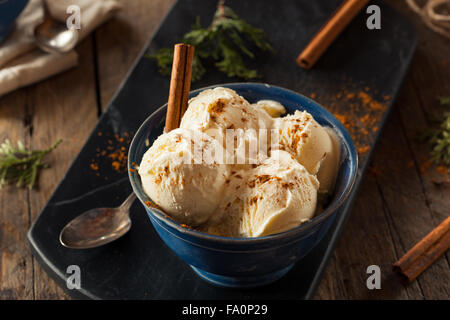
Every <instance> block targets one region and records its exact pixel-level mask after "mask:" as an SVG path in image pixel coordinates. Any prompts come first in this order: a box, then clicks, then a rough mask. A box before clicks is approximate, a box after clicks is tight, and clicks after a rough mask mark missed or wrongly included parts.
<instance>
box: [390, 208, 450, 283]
mask: <svg viewBox="0 0 450 320" xmlns="http://www.w3.org/2000/svg"><path fill="white" fill-rule="evenodd" d="M449 247H450V217H447V219H445V220H444V221H443V222H442V223H441V224H440V225H439V226H437V227H436V228H435V229H433V230H432V231H431V232H430V233H429V234H428V235H427V236H425V238H423V239H422V240H421V241H419V242H418V243H417V244H416V245H415V246H414V247H413V248H412V249H411V250H409V251H408V252H407V253H406V254H405V255H404V256H403V257H402V258H400V260H398V261H397V262H396V263H394V267H393V271H394V272H395V273H397V274H398V275H399V277H400V280H401V281H402V282H403V283H404V284H408V283H410V282H412V281H413V280H414V279H415V278H417V276H419V275H420V274H421V273H422V272H423V271H424V270H425V269H426V268H428V267H429V266H430V265H431V264H432V263H433V262H434V261H436V260H437V259H438V258H439V257H440V256H441V255H442V254H444V253H445V252H446V251H447V250H448V249H449Z"/></svg>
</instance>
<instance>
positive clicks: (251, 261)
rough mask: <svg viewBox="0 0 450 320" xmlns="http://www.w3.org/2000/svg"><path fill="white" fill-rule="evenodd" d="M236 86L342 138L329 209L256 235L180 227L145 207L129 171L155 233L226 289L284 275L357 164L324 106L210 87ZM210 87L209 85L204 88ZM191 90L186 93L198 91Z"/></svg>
mask: <svg viewBox="0 0 450 320" xmlns="http://www.w3.org/2000/svg"><path fill="white" fill-rule="evenodd" d="M218 86H222V87H227V88H230V89H233V90H235V91H236V92H237V93H238V94H240V95H242V96H243V97H244V98H246V99H247V100H248V101H250V102H256V101H258V100H262V99H272V100H276V101H279V102H280V103H282V104H283V105H284V106H285V107H286V109H287V110H288V113H292V112H294V111H295V110H306V111H308V112H309V113H310V114H312V116H313V117H314V118H315V119H316V120H317V121H318V122H319V123H320V124H321V125H324V126H328V127H331V128H333V129H334V130H335V131H336V132H337V134H338V136H339V138H340V140H341V149H342V152H341V155H342V156H341V160H342V164H341V165H340V169H339V174H338V178H337V182H336V187H335V192H334V196H333V197H332V200H331V202H330V204H329V206H328V208H327V209H326V210H325V211H324V212H322V213H321V214H319V215H318V216H316V217H314V218H313V219H312V220H311V221H310V222H307V223H305V224H302V225H300V226H298V227H296V228H294V229H291V230H288V231H285V232H282V233H277V234H273V235H268V236H264V237H258V238H228V237H221V236H215V235H210V234H206V233H202V232H199V231H195V230H191V229H187V228H184V227H182V226H181V225H180V224H179V223H177V222H176V221H174V220H172V219H170V218H168V217H167V215H165V214H164V213H163V212H161V211H160V210H158V209H155V208H152V207H148V206H146V205H145V202H147V201H151V199H150V198H149V197H148V196H147V195H146V194H145V192H144V190H143V188H142V184H141V179H140V177H139V174H138V173H137V171H136V170H129V172H130V173H129V177H130V181H131V185H132V187H133V190H134V192H135V193H136V195H137V196H138V198H139V200H140V201H141V202H142V204H143V205H144V207H145V209H146V211H147V214H148V216H149V218H150V221H151V222H152V224H153V226H154V228H155V229H156V231H157V233H158V234H159V236H160V237H161V239H162V240H163V241H164V242H165V243H166V245H167V246H168V247H169V248H170V249H172V250H173V251H174V252H175V253H176V254H177V255H178V256H179V257H180V258H181V259H182V260H183V261H185V262H186V263H188V264H189V265H190V266H191V267H192V268H193V269H194V271H195V272H196V273H197V274H198V275H199V276H200V277H201V278H203V279H205V280H207V281H209V282H210V283H213V284H216V285H220V286H226V287H255V286H260V285H264V284H268V283H271V282H273V281H275V280H277V279H279V278H281V277H282V276H283V275H284V274H286V273H287V272H288V271H289V270H290V269H291V268H292V267H293V266H294V264H295V262H296V261H298V260H299V259H301V258H302V257H303V256H305V255H306V254H307V253H308V252H309V251H310V250H311V249H312V248H313V247H314V246H315V245H316V244H317V243H318V242H319V241H320V240H321V239H322V238H323V236H324V235H325V233H326V232H327V230H328V228H329V227H330V226H331V224H332V223H333V221H334V219H335V217H336V215H337V214H338V213H339V211H340V210H342V207H343V206H342V205H343V203H344V201H345V200H346V199H347V197H348V195H349V193H350V192H351V190H352V187H353V184H354V181H355V178H356V172H357V168H358V158H357V153H356V150H355V147H354V145H353V142H352V140H351V138H350V136H349V134H348V132H347V131H346V130H345V128H344V127H343V126H342V125H341V123H340V122H339V121H338V120H337V119H336V118H335V117H334V116H333V115H332V114H331V113H329V112H328V111H327V110H325V109H324V108H323V107H321V106H320V105H318V104H317V103H316V102H314V101H312V100H311V99H308V98H307V97H305V96H303V95H301V94H298V93H295V92H293V91H290V90H286V89H283V88H279V87H275V86H271V85H267V84H259V83H232V84H223V85H217V86H214V87H218ZM209 88H213V87H209ZM209 88H203V89H199V90H195V91H192V92H191V94H190V97H191V98H192V97H194V96H196V95H197V94H198V93H199V92H200V91H203V90H205V89H209ZM165 115H166V105H164V106H162V107H161V108H159V109H158V110H156V111H155V112H154V113H153V114H152V115H150V117H148V118H147V119H146V120H145V121H144V123H143V124H142V125H141V127H140V128H139V130H138V131H137V133H136V135H135V136H134V139H133V141H132V143H131V146H130V150H129V158H128V167H129V169H131V168H132V167H131V164H132V163H137V164H139V163H140V162H141V159H142V156H143V155H144V153H145V152H146V151H147V149H148V147H147V146H146V140H147V139H148V141H149V142H150V144H152V143H153V141H154V140H155V139H156V138H157V137H158V136H159V135H160V134H161V133H162V132H163V129H164V121H165Z"/></svg>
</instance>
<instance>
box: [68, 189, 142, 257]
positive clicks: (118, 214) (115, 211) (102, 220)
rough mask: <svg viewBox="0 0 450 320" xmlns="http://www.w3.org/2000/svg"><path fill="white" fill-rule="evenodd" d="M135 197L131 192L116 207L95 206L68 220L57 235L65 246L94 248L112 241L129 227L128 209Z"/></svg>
mask: <svg viewBox="0 0 450 320" xmlns="http://www.w3.org/2000/svg"><path fill="white" fill-rule="evenodd" d="M135 199H136V196H135V195H134V193H132V194H131V195H130V196H129V197H128V198H127V199H126V200H125V202H124V203H123V204H122V205H121V206H120V207H118V208H96V209H91V210H89V211H86V212H84V213H83V214H81V215H79V216H78V217H76V218H75V219H73V220H72V221H70V222H69V223H68V224H67V225H66V226H65V227H64V228H63V229H62V230H61V233H60V235H59V241H60V242H61V244H62V245H63V246H65V247H67V248H72V249H88V248H95V247H99V246H102V245H105V244H107V243H110V242H111V241H114V240H116V239H118V238H120V237H121V236H123V235H124V234H125V233H127V232H128V230H130V228H131V219H130V216H129V209H130V207H131V204H132V203H133V202H134V200H135Z"/></svg>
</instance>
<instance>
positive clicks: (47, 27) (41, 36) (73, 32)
mask: <svg viewBox="0 0 450 320" xmlns="http://www.w3.org/2000/svg"><path fill="white" fill-rule="evenodd" d="M43 4H44V20H43V21H42V23H41V24H39V25H38V26H37V27H36V28H35V29H34V38H35V41H36V45H37V46H38V47H39V48H40V49H42V50H44V51H45V52H48V53H65V52H68V51H70V50H72V49H73V48H74V47H75V45H76V44H77V41H78V30H77V29H75V28H71V29H68V28H67V26H66V25H65V24H64V23H62V22H60V21H57V20H56V19H54V18H53V17H52V16H51V14H50V12H49V10H48V8H47V4H46V3H45V1H43Z"/></svg>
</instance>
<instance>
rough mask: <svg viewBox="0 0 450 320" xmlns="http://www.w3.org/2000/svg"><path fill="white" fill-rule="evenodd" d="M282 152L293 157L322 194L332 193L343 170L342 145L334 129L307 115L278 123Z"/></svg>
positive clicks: (277, 121) (285, 118)
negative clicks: (341, 166) (339, 170)
mask: <svg viewBox="0 0 450 320" xmlns="http://www.w3.org/2000/svg"><path fill="white" fill-rule="evenodd" d="M275 127H276V128H277V129H278V132H279V135H280V136H279V139H280V148H281V149H283V150H286V151H288V152H290V153H291V154H293V155H294V156H295V158H296V159H297V161H298V162H300V164H302V165H303V166H304V167H305V168H306V169H307V170H308V171H309V173H311V174H314V175H317V178H318V180H319V182H320V189H319V192H321V193H327V192H330V191H331V189H332V188H333V186H334V182H335V178H336V174H337V171H338V167H339V159H340V144H339V141H338V138H337V137H336V134H335V133H334V132H333V130H332V129H329V128H324V127H322V126H321V125H320V124H318V123H317V122H316V121H315V120H314V118H313V117H312V116H311V115H310V114H309V113H308V112H306V111H303V112H300V111H295V113H294V114H293V115H288V116H286V117H283V118H277V119H275Z"/></svg>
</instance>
